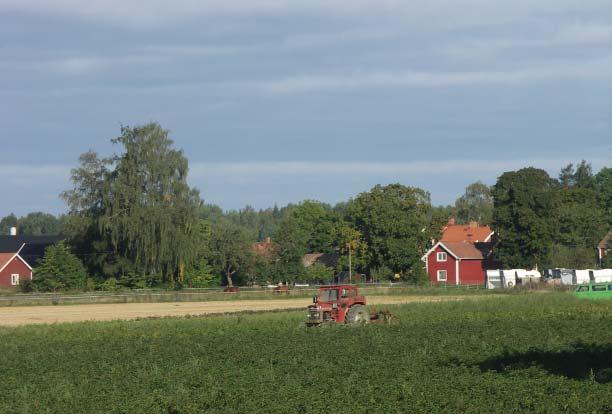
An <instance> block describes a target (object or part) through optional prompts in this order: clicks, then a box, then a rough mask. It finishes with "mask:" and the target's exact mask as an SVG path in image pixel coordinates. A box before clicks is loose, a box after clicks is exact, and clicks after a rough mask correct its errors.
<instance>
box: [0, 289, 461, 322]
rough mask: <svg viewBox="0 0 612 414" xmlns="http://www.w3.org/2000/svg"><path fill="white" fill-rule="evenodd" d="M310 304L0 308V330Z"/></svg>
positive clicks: (401, 299) (394, 300)
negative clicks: (13, 327) (33, 325)
mask: <svg viewBox="0 0 612 414" xmlns="http://www.w3.org/2000/svg"><path fill="white" fill-rule="evenodd" d="M462 299H465V296H371V297H368V304H370V305H391V304H401V303H411V302H440V301H449V300H462ZM310 303H311V300H310V299H276V300H233V301H210V302H166V303H116V304H110V303H109V304H98V305H68V306H17V307H2V308H0V326H20V325H29V324H44V323H63V322H80V321H110V320H129V319H136V318H145V317H160V316H185V315H206V314H215V313H233V312H243V311H265V310H275V309H306V306H308V304H310Z"/></svg>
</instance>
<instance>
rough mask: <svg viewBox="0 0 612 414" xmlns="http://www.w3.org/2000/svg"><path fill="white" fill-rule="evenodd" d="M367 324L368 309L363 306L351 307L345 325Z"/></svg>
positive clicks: (368, 320) (368, 317) (368, 319)
mask: <svg viewBox="0 0 612 414" xmlns="http://www.w3.org/2000/svg"><path fill="white" fill-rule="evenodd" d="M368 322H370V313H369V312H368V308H366V307H365V306H363V305H353V306H352V307H351V308H350V309H349V311H348V313H347V315H346V323H349V324H357V323H368Z"/></svg>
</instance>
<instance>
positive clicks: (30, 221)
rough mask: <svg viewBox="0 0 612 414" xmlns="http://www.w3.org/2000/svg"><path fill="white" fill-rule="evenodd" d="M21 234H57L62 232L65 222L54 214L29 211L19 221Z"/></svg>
mask: <svg viewBox="0 0 612 414" xmlns="http://www.w3.org/2000/svg"><path fill="white" fill-rule="evenodd" d="M17 225H18V229H19V234H22V235H26V236H55V235H58V234H61V233H62V228H63V223H62V220H61V219H58V218H57V217H55V216H54V215H52V214H48V213H43V212H40V211H38V212H34V213H29V214H28V215H27V216H25V217H21V218H20V219H19V222H18V224H17Z"/></svg>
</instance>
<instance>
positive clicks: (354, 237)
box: [335, 221, 368, 272]
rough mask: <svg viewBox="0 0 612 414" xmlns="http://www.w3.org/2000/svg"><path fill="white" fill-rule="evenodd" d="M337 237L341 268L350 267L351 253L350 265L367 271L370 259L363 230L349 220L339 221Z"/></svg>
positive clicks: (355, 268)
mask: <svg viewBox="0 0 612 414" xmlns="http://www.w3.org/2000/svg"><path fill="white" fill-rule="evenodd" d="M335 239H336V240H337V243H338V251H339V252H340V261H339V267H340V269H346V270H348V269H349V253H350V258H351V263H350V265H351V266H350V267H351V270H352V271H353V272H354V271H355V270H361V271H365V270H366V266H367V259H368V245H367V243H366V242H365V241H364V240H363V236H362V234H361V232H360V231H359V230H357V229H355V228H353V227H351V226H350V225H349V224H348V223H347V222H345V221H342V222H339V223H338V225H337V228H336V236H335Z"/></svg>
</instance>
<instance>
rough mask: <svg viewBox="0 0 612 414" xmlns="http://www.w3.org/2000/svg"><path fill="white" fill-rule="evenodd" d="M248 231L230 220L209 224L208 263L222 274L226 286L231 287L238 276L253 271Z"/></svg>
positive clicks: (245, 275) (250, 241) (251, 241)
mask: <svg viewBox="0 0 612 414" xmlns="http://www.w3.org/2000/svg"><path fill="white" fill-rule="evenodd" d="M252 243H253V240H252V239H251V237H250V235H249V232H248V231H247V230H245V229H244V228H242V227H240V226H237V225H236V224H233V223H230V222H220V223H214V224H212V225H211V232H210V241H209V249H210V257H209V263H210V265H211V266H212V267H213V269H214V270H215V271H216V272H218V273H219V274H221V275H223V277H224V278H225V281H226V282H227V286H229V287H232V286H234V283H236V282H237V279H238V278H241V277H242V278H244V277H248V275H249V273H250V272H252V271H253V267H254V264H255V263H254V257H253V253H252V251H251V245H252Z"/></svg>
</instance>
